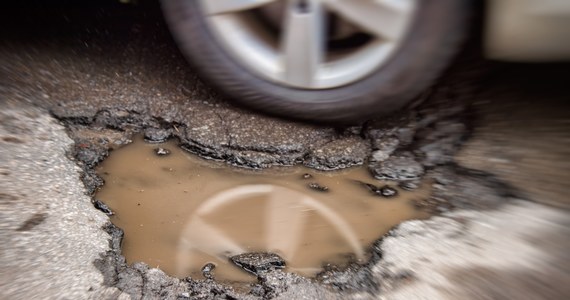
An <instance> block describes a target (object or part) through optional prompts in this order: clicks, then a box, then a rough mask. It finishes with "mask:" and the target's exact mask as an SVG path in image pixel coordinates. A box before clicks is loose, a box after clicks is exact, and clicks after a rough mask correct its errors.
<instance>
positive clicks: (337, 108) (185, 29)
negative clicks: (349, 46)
mask: <svg viewBox="0 0 570 300" xmlns="http://www.w3.org/2000/svg"><path fill="white" fill-rule="evenodd" d="M199 2H200V1H197V0H161V3H162V8H163V12H164V15H165V17H166V20H167V23H168V25H169V27H170V30H171V32H172V34H173V35H174V38H175V40H176V41H177V44H178V46H179V47H180V49H181V51H182V52H183V54H184V55H185V56H186V57H187V59H188V60H189V61H190V63H191V64H192V65H194V66H195V67H196V68H197V69H198V71H199V72H200V73H201V74H202V75H203V77H204V78H205V79H207V80H208V81H209V82H211V83H212V84H213V85H215V86H216V87H218V88H219V89H220V90H221V91H222V92H224V93H225V94H227V95H228V96H229V97H230V98H232V99H234V100H236V101H238V102H239V103H242V104H244V105H246V106H248V107H251V108H254V109H258V110H261V111H263V112H266V113H269V114H272V115H278V116H282V117H286V118H293V119H300V120H305V121H310V122H325V123H354V122H362V121H365V120H367V119H369V118H374V117H378V116H381V115H385V114H388V113H391V112H394V111H396V110H398V109H401V108H402V107H404V106H405V105H406V104H407V103H409V102H410V101H411V100H413V99H414V97H416V96H417V95H418V94H420V93H421V92H422V91H423V90H425V89H426V88H427V87H428V86H429V85H431V84H432V83H433V81H435V80H436V79H437V77H438V76H439V75H440V74H441V72H442V71H443V70H444V69H445V67H446V66H447V65H448V63H449V62H450V61H451V59H452V58H453V56H454V54H455V53H457V52H458V50H459V48H460V43H461V41H462V40H463V39H462V38H463V37H464V35H465V34H466V31H467V15H468V13H469V10H470V5H469V1H468V0H422V1H420V2H421V6H420V8H419V9H418V12H417V15H416V17H415V20H414V22H413V24H412V27H411V30H410V32H409V34H408V36H407V37H406V39H405V40H404V41H403V43H402V44H401V46H400V48H399V50H398V51H397V52H396V53H395V54H394V55H393V56H392V58H391V59H390V60H389V61H388V62H387V63H386V64H384V65H383V66H382V67H381V68H379V69H378V70H377V71H376V72H375V73H373V74H371V75H369V76H367V77H365V78H363V79H361V80H359V81H357V82H354V83H352V84H349V85H345V86H341V87H338V88H332V89H323V90H309V89H297V88H292V87H288V86H284V85H279V84H276V83H274V82H271V81H268V80H265V79H263V78H261V77H259V76H257V75H256V74H254V73H252V72H250V71H249V70H248V69H246V68H245V67H243V66H241V65H240V64H239V63H238V62H237V61H235V60H234V59H232V57H231V56H230V55H228V54H227V53H226V52H225V51H224V49H223V48H222V47H221V46H220V45H219V43H218V42H217V41H216V39H215V38H214V36H213V34H212V33H211V32H210V31H209V28H208V26H207V25H206V23H205V21H206V20H205V19H204V16H203V15H202V13H201V11H200V7H199V5H200V4H199Z"/></svg>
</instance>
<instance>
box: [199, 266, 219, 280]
mask: <svg viewBox="0 0 570 300" xmlns="http://www.w3.org/2000/svg"><path fill="white" fill-rule="evenodd" d="M215 268H216V265H214V264H213V263H207V264H205V265H204V266H203V267H202V275H204V277H206V278H208V279H214V274H212V271H214V269H215Z"/></svg>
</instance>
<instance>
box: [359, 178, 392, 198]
mask: <svg viewBox="0 0 570 300" xmlns="http://www.w3.org/2000/svg"><path fill="white" fill-rule="evenodd" d="M356 182H358V183H359V184H360V185H362V186H364V187H366V188H367V189H368V190H369V191H370V192H371V193H372V194H374V195H376V196H381V197H385V198H391V197H394V196H396V195H398V191H397V190H396V189H395V188H393V187H391V186H388V185H385V186H382V187H377V186H375V185H373V184H370V183H366V182H362V181H356Z"/></svg>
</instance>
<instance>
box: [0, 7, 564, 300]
mask: <svg viewBox="0 0 570 300" xmlns="http://www.w3.org/2000/svg"><path fill="white" fill-rule="evenodd" d="M43 3H45V2H42V1H39V2H38V3H37V6H36V9H32V10H30V9H28V8H26V7H24V8H19V9H18V8H15V9H12V10H10V15H9V16H6V17H5V18H3V19H2V20H0V22H2V24H3V26H1V28H0V32H1V33H2V35H3V38H2V39H1V40H0V65H1V66H2V67H1V68H0V78H1V81H0V105H1V111H2V114H1V116H2V119H1V124H0V125H1V130H2V132H1V135H2V136H1V139H0V145H1V146H2V147H1V148H0V151H1V152H0V154H1V155H0V162H1V165H0V168H1V169H0V170H1V171H2V173H1V174H0V176H2V182H0V184H1V187H2V191H1V193H2V194H0V195H1V197H2V198H1V199H0V200H1V202H0V205H1V206H2V211H1V212H0V213H1V214H2V218H1V220H2V221H1V223H0V226H1V227H0V229H1V231H0V238H1V242H2V243H0V244H1V245H2V246H0V247H1V248H0V249H1V252H0V270H2V271H1V272H2V273H0V279H1V280H0V293H2V294H0V296H1V297H0V298H10V299H29V298H34V296H38V295H42V297H44V298H71V299H86V298H95V299H105V298H109V299H115V298H117V297H122V298H129V297H130V298H133V299H141V298H144V299H155V298H166V299H177V298H178V299H187V298H195V299H212V298H216V297H218V298H219V297H228V298H231V297H235V298H244V299H247V298H251V299H255V298H260V297H264V298H272V297H278V298H281V299H299V298H309V299H332V298H335V297H336V298H355V299H356V298H358V299H363V298H378V297H384V298H387V299H400V298H405V299H412V298H422V297H426V298H436V299H442V298H449V299H457V298H458V297H459V298H463V299H470V298H472V299H477V298H478V297H487V298H499V299H501V298H505V299H512V298H521V297H520V296H519V294H514V293H516V292H517V291H518V288H519V287H520V286H525V285H526V286H528V287H529V289H530V291H528V293H527V294H523V295H529V298H530V296H535V295H536V297H537V298H538V297H540V296H541V295H551V296H552V298H554V299H555V296H556V297H558V296H568V295H569V294H570V293H569V291H568V290H567V289H565V286H564V285H562V284H559V283H558V281H557V280H560V282H565V281H568V280H565V277H564V276H566V277H567V276H568V261H570V260H569V259H568V256H567V254H565V252H564V251H563V250H564V249H567V248H568V239H567V236H568V227H569V224H568V223H567V220H568V219H569V218H568V212H567V211H564V210H555V209H552V208H549V207H546V206H544V205H541V204H536V203H531V202H528V201H522V200H516V199H517V198H525V199H526V200H532V201H537V202H541V203H548V204H554V205H557V206H562V207H564V205H566V204H567V203H568V202H567V200H568V198H567V196H566V195H565V194H566V192H567V188H566V187H565V186H564V185H561V183H564V182H568V180H565V178H568V176H569V172H568V169H567V164H565V163H566V160H567V158H568V157H569V153H568V150H567V147H564V145H565V143H566V142H565V141H567V140H568V132H570V130H567V128H568V123H567V122H566V121H565V120H568V119H569V118H568V115H567V113H565V112H568V111H570V110H568V109H564V108H565V107H567V106H564V105H567V104H564V103H563V101H561V99H565V98H564V97H566V93H565V92H564V91H565V89H564V87H565V86H564V84H563V78H569V77H568V76H565V75H566V73H564V71H561V70H564V69H565V66H547V67H545V68H540V67H539V68H537V67H534V66H520V67H512V66H503V65H500V64H493V63H489V62H485V61H482V60H480V59H475V60H474V61H471V60H470V59H469V58H468V59H465V60H462V62H461V63H460V64H458V66H457V67H456V68H454V69H452V70H450V71H449V73H448V75H447V76H446V77H444V78H443V79H442V80H441V82H440V83H439V84H438V85H436V86H435V87H434V88H432V89H430V90H429V91H426V93H425V94H424V95H422V98H423V99H424V100H425V101H424V103H423V104H420V105H417V106H416V107H415V108H414V109H412V110H410V111H409V112H404V113H400V114H396V115H394V116H393V117H392V118H389V119H381V120H373V121H370V122H366V123H364V124H361V125H359V126H355V127H351V128H329V127H323V126H315V125H307V124H297V123H292V122H287V121H283V120H278V119H274V118H269V117H265V116H260V115H257V114H255V113H252V112H249V111H245V110H242V109H240V108H237V107H234V106H232V105H231V104H229V103H228V102H226V101H224V100H223V99H222V98H221V97H220V96H219V95H217V94H216V93H215V92H213V91H211V90H209V89H208V88H207V87H206V86H205V85H204V84H202V83H201V82H200V81H199V79H198V77H197V76H196V75H195V74H194V73H193V72H192V70H191V68H190V67H188V65H187V64H186V62H185V61H184V60H183V58H182V57H181V55H180V54H179V53H178V51H177V50H176V48H175V45H174V44H173V43H172V41H171V39H170V37H169V35H168V33H167V31H166V29H165V27H164V24H163V22H162V20H161V17H160V14H159V12H158V10H157V7H156V6H155V5H154V4H147V3H146V2H145V1H142V2H141V3H142V4H141V5H139V6H129V5H119V4H117V3H116V2H114V1H112V2H110V3H103V2H102V3H99V4H97V6H92V7H89V6H88V5H84V6H75V7H74V6H71V7H69V6H68V7H66V8H58V7H57V6H52V5H49V4H43ZM42 6H43V7H42ZM14 28H18V30H13V29H14ZM552 70H554V72H552ZM525 74H527V75H529V76H530V75H532V76H534V77H533V78H541V80H538V81H536V80H534V81H533V80H529V82H525V81H524V80H523V82H518V81H516V80H506V79H507V78H509V76H515V77H517V76H518V77H521V78H524V76H525ZM507 75H509V76H507ZM533 82H534V85H533ZM537 82H539V83H541V82H549V83H551V84H550V85H548V90H549V91H550V92H549V93H548V94H546V95H544V97H541V99H540V102H541V103H543V105H544V106H545V107H555V108H559V109H558V110H557V111H555V112H554V113H555V115H556V116H557V117H556V118H549V117H545V115H544V114H542V115H540V116H541V117H540V118H538V120H537V121H536V123H537V124H539V125H543V124H546V125H548V124H551V123H549V122H553V123H552V124H554V125H556V126H550V125H548V126H547V127H546V128H555V129H556V130H540V128H541V127H540V126H539V127H538V130H536V131H532V128H537V127H536V126H534V127H532V128H528V127H523V126H519V125H518V124H523V123H525V120H527V116H523V117H521V118H519V119H520V120H522V121H520V122H519V123H516V122H515V123H509V122H502V121H504V120H508V118H506V117H505V115H507V116H511V115H515V117H516V116H518V114H509V113H506V114H505V113H503V116H502V117H493V113H492V112H495V111H497V110H496V109H495V106H494V104H496V103H504V105H505V107H507V109H506V111H507V112H511V111H513V109H512V108H513V107H515V108H517V107H518V105H519V102H518V101H519V100H520V98H521V96H522V95H524V94H525V89H523V88H522V87H523V86H527V87H528V89H530V90H533V89H532V86H534V89H535V90H538V91H540V90H541V89H544V90H546V89H547V88H545V87H544V86H541V85H540V84H539V85H538V86H537V85H536V83H537ZM491 83H493V84H491ZM503 89H506V90H509V91H510V92H509V93H503V92H502V90H503ZM512 91H515V92H514V94H513V93H512ZM531 95H532V94H531ZM531 100H532V99H530V100H529V101H531ZM499 101H500V102H499ZM491 104H493V105H491ZM509 105H510V106H509ZM509 107H511V108H509ZM499 111H500V110H499ZM549 113H551V112H549ZM530 116H535V115H534V114H532V113H531V114H530ZM546 116H550V114H546ZM56 118H57V119H59V120H60V121H61V122H62V123H61V124H57V121H56ZM516 119H517V118H515V120H516ZM545 122H546V123H545ZM511 124H512V125H511ZM64 125H65V126H66V129H67V134H69V136H70V137H71V138H72V139H73V140H74V142H75V143H71V140H70V139H69V138H68V137H66V136H65V131H64V127H63V126H64ZM494 128H501V130H498V131H494ZM509 128H510V129H509ZM512 128H514V129H512ZM506 129H509V130H506ZM135 132H143V133H144V134H145V136H146V137H147V140H154V141H157V140H160V139H163V138H165V137H168V136H173V137H177V138H179V140H180V142H181V146H182V147H184V148H185V149H187V150H189V151H191V152H194V153H197V154H199V155H201V156H204V157H207V158H212V159H221V160H225V161H227V162H228V163H230V164H234V165H239V166H245V167H253V168H263V167H269V166H271V165H275V164H278V165H290V164H305V165H307V166H310V167H313V168H319V169H334V168H343V167H348V166H351V165H356V164H364V163H370V167H371V171H373V173H376V174H384V173H386V171H390V172H391V173H394V172H395V173H397V174H396V175H394V176H402V177H401V178H400V179H401V180H403V183H405V184H410V183H413V182H414V181H415V179H416V177H418V176H424V177H427V178H428V179H430V180H433V182H434V183H433V187H434V194H433V195H432V197H431V198H429V199H418V203H417V205H418V207H422V208H426V209H430V210H433V211H436V212H440V213H442V215H441V216H439V217H435V218H432V219H431V220H428V221H411V222H406V223H404V224H402V225H401V226H400V227H399V228H397V229H395V230H394V231H392V232H391V234H390V235H388V236H386V237H385V238H384V239H382V240H380V241H379V242H378V243H377V244H376V245H375V247H374V248H373V254H374V256H373V259H372V260H371V261H370V262H369V264H367V265H366V266H364V267H358V266H353V267H351V268H349V269H348V270H347V271H344V272H337V271H335V270H334V268H332V269H329V270H327V271H325V272H323V273H322V274H320V276H319V277H318V280H317V282H315V281H311V280H308V279H306V278H302V277H299V276H296V275H294V274H287V273H283V272H281V271H275V272H269V273H267V274H264V275H263V276H262V277H260V278H259V283H258V284H257V285H254V286H247V287H236V288H235V289H232V288H229V287H227V286H223V285H220V284H218V283H216V282H215V281H211V280H192V279H182V280H181V279H176V278H172V277H168V276H167V275H165V274H164V273H163V272H162V271H160V270H158V269H149V268H148V267H147V266H145V265H144V264H135V265H133V266H127V265H126V264H125V262H124V259H123V258H122V257H121V256H120V231H117V230H116V229H113V227H112V226H109V225H108V224H107V223H106V222H107V220H108V219H107V218H106V216H104V214H103V213H101V212H98V211H97V210H96V209H95V208H94V207H93V206H92V205H91V204H90V197H89V195H91V194H92V193H93V192H94V191H95V190H96V189H97V187H98V186H99V185H101V184H102V181H101V180H100V179H99V178H97V177H96V176H94V174H93V172H92V168H93V166H95V165H96V164H97V163H98V162H100V161H101V160H102V159H104V158H105V156H106V155H108V153H109V151H111V150H112V149H113V148H116V147H119V146H121V145H123V144H126V143H129V138H130V136H131V135H132V134H133V133H135ZM494 132H496V135H491V134H490V133H494ZM519 136H520V137H522V139H524V140H527V141H528V140H529V138H528V137H529V136H530V137H531V138H540V140H541V143H528V142H526V143H519V142H520V141H521V138H518V137H519ZM507 137H509V138H510V139H509V140H508V142H506V141H507V140H506V138H507ZM515 137H517V138H515ZM549 141H550V142H552V141H554V142H553V145H552V147H548V146H541V147H530V146H535V145H545V144H546V143H547V142H549ZM558 142H561V143H558ZM513 145H517V147H514V148H513V147H512V146H513ZM529 145H530V146H529ZM528 147H530V148H529V149H536V150H533V151H527V150H526V149H527V148H528ZM490 149H492V150H490ZM520 149H525V151H520ZM457 151H459V156H457V157H456V153H457ZM514 152H516V155H513V154H511V153H514ZM537 153H538V154H537ZM506 155H510V157H509V158H508V159H505V158H504V157H501V156H506ZM403 157H404V158H406V159H407V160H408V162H407V163H406V162H405V160H406V159H401V158H403ZM496 157H497V158H496ZM396 158H398V159H396ZM489 158H492V159H491V160H489ZM545 158H548V159H545ZM70 159H75V161H74V162H72V161H70ZM402 161H404V162H405V163H404V164H403V165H402V166H403V168H401V167H398V166H399V165H398V164H400V163H402ZM488 161H492V162H493V163H491V164H488V163H487V162H488ZM536 161H543V162H548V165H547V167H546V168H540V170H542V172H539V173H536V172H537V171H536V169H533V168H532V166H536V165H537V164H534V163H529V162H536ZM552 162H554V163H552ZM395 163H398V164H395ZM77 166H80V168H78V167H77ZM386 166H389V167H390V168H387V167H386ZM394 166H396V167H394ZM529 166H530V167H529ZM508 167H515V168H516V169H515V170H514V171H511V172H507V171H505V170H506V169H507V168H508ZM379 168H380V169H379ZM394 170H395V171H394ZM398 170H399V171H398ZM529 170H530V171H529ZM545 170H547V171H548V172H547V171H545ZM550 171H552V172H550ZM529 173H531V174H529ZM410 174H411V175H410ZM513 174H527V175H528V176H527V177H526V178H523V179H520V178H521V177H520V176H513ZM536 174H539V175H536ZM81 181H83V183H84V184H85V187H83V186H82V183H81ZM546 183H558V184H557V185H556V186H555V187H553V188H550V187H548V188H544V187H545V184H546ZM536 187H538V188H539V190H541V191H547V192H549V193H550V194H547V193H541V192H536V191H537V188H536ZM552 195H554V196H552ZM561 195H562V196H561ZM564 203H566V204H564ZM452 207H455V208H454V210H452V211H449V209H450V208H452ZM525 216H528V218H525ZM564 237H566V239H565V238H564ZM434 241H437V242H434ZM560 249H562V250H560ZM503 257H507V258H508V259H502V258H503ZM442 258H444V259H442ZM497 258H501V260H500V261H499V260H497ZM412 262H413V264H412ZM546 262H552V263H550V264H549V263H546ZM552 265H555V266H557V269H553V268H552ZM513 273H514V275H513ZM486 278H493V279H495V280H492V281H490V282H487V281H485V280H486ZM452 279H453V280H452ZM496 282H501V285H498V284H496ZM523 283H524V284H523ZM497 287H503V288H500V289H497ZM542 287H548V291H543V290H541V289H539V288H542ZM535 292H536V293H539V292H540V294H536V293H535ZM543 292H544V293H543ZM533 293H535V294H533ZM549 293H550V294H549ZM517 296H519V297H517ZM562 298H564V297H562ZM566 298H568V297H566Z"/></svg>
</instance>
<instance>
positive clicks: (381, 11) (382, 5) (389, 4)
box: [324, 0, 415, 40]
mask: <svg viewBox="0 0 570 300" xmlns="http://www.w3.org/2000/svg"><path fill="white" fill-rule="evenodd" d="M413 1H415V0H405V1H399V2H398V1H394V0H324V2H325V4H326V6H327V7H328V8H329V9H331V10H333V11H335V12H336V13H337V14H339V15H340V16H341V17H344V18H346V19H347V20H348V21H350V22H352V23H353V24H355V25H357V26H359V27H361V28H362V29H363V30H366V31H367V32H368V33H370V34H373V35H375V36H377V37H380V38H384V39H388V40H396V39H398V38H400V37H401V36H402V33H403V31H404V30H405V29H406V26H407V23H408V22H407V21H408V20H409V18H408V16H409V14H411V13H412V12H413V10H414V7H415V6H414V5H413V3H412V2H413Z"/></svg>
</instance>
